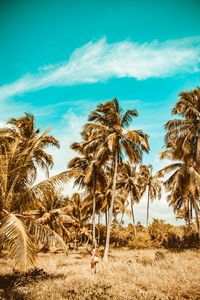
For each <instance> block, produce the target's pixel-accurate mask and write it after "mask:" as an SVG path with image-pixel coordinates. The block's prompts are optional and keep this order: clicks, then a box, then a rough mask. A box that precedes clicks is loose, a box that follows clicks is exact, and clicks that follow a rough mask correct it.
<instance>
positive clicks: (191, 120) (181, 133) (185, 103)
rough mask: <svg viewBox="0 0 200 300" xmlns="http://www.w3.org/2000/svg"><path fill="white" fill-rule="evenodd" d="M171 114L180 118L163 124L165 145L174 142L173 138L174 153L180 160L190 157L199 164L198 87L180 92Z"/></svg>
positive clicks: (199, 99)
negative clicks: (165, 131)
mask: <svg viewBox="0 0 200 300" xmlns="http://www.w3.org/2000/svg"><path fill="white" fill-rule="evenodd" d="M172 115H176V116H179V117H181V118H178V119H173V120H170V121H168V122H167V123H166V124H165V128H166V130H167V133H166V136H165V144H166V147H168V146H169V147H170V145H171V144H174V139H175V140H176V145H177V147H176V149H174V155H175V156H176V157H177V158H178V159H180V160H181V159H183V160H185V159H187V160H188V159H192V160H195V161H196V162H198V164H200V88H197V89H196V90H193V91H190V92H183V93H180V97H179V100H178V102H177V103H176V104H175V106H174V108H173V109H172ZM176 150H177V151H176Z"/></svg>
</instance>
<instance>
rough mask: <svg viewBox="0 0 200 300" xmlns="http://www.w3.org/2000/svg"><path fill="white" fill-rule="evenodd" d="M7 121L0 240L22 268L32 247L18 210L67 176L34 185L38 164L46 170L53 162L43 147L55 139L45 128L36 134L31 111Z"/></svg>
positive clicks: (1, 151)
mask: <svg viewBox="0 0 200 300" xmlns="http://www.w3.org/2000/svg"><path fill="white" fill-rule="evenodd" d="M10 124H12V127H11V128H4V129H1V130H0V140H1V145H0V210H1V218H2V224H3V225H2V226H1V228H0V242H3V243H7V244H9V245H11V246H12V248H13V251H11V252H9V254H10V255H11V257H12V258H14V259H16V262H17V263H18V264H19V266H21V267H22V268H24V269H26V268H27V267H28V263H32V262H33V261H34V257H35V255H33V252H34V253H35V251H34V246H33V243H31V242H30V237H29V234H28V232H27V229H26V226H25V225H24V224H23V223H22V221H23V220H24V216H22V213H23V211H24V210H25V209H27V208H28V209H31V207H34V206H35V205H36V204H37V203H39V202H42V200H43V199H45V198H47V197H52V194H55V189H56V188H57V187H58V186H59V184H60V183H61V182H63V181H65V180H67V179H68V177H69V176H68V172H63V173H61V174H58V175H56V176H53V177H51V178H49V179H47V180H44V181H42V182H40V183H38V184H36V185H35V186H34V185H33V183H34V181H35V179H36V176H37V170H38V166H39V167H42V168H43V169H44V170H45V171H46V172H47V173H48V170H49V167H51V166H52V165H53V160H52V157H51V156H50V155H49V154H48V153H46V151H45V148H46V147H47V146H49V145H54V146H57V147H58V146H59V143H58V141H57V140H56V139H55V138H54V137H52V136H49V135H48V132H47V131H45V132H44V133H42V134H41V135H39V133H40V131H39V129H35V128H34V118H33V116H31V115H28V114H27V115H25V117H22V118H20V119H12V120H11V121H10ZM19 243H20V244H19ZM20 253H21V255H22V257H24V255H25V254H26V255H27V259H24V260H23V259H22V260H18V256H19V255H20ZM29 258H30V259H29ZM23 261H24V264H23V265H22V263H23Z"/></svg>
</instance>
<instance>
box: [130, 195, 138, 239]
mask: <svg viewBox="0 0 200 300" xmlns="http://www.w3.org/2000/svg"><path fill="white" fill-rule="evenodd" d="M131 216H132V221H133V227H134V235H135V237H136V234H137V230H136V225H135V214H134V210H133V201H132V202H131Z"/></svg>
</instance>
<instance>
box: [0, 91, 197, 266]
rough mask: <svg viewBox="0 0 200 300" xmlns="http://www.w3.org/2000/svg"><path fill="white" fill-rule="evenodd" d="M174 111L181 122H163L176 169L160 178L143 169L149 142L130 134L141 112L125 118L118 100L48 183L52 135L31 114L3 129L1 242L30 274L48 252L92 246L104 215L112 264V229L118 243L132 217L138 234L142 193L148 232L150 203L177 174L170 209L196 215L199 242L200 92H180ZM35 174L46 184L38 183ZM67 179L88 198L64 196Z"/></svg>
mask: <svg viewBox="0 0 200 300" xmlns="http://www.w3.org/2000/svg"><path fill="white" fill-rule="evenodd" d="M172 113H173V114H177V115H179V116H181V118H179V119H173V120H171V121H169V122H168V123H167V124H166V129H167V134H166V136H165V142H166V150H165V151H164V152H163V153H162V154H161V158H168V159H171V160H174V161H175V163H174V164H172V165H170V166H168V167H165V168H164V169H162V170H161V171H159V172H158V173H157V174H156V175H153V173H152V166H151V165H144V164H142V158H143V153H144V152H146V153H148V152H149V143H148V136H147V135H146V134H145V133H144V132H142V131H141V130H133V129H128V127H129V125H130V124H131V122H132V120H133V119H134V118H135V117H137V116H138V112H137V111H136V110H127V111H125V112H124V111H123V110H122V108H120V106H119V102H118V100H117V99H113V100H112V101H108V102H106V103H104V104H100V105H98V106H97V108H96V109H95V110H94V111H92V112H91V113H90V115H89V118H88V123H87V124H85V125H84V128H83V130H82V132H81V137H82V141H81V142H79V143H74V144H72V145H71V147H72V149H73V150H74V151H76V152H77V153H78V155H77V156H76V157H74V158H73V159H72V160H71V161H70V162H69V163H68V169H67V171H64V172H62V173H60V174H58V175H56V176H53V177H50V178H49V169H50V168H51V167H52V166H53V159H52V156H51V155H49V154H48V153H47V152H46V148H47V147H48V146H55V147H59V143H58V141H57V140H56V139H55V138H54V137H53V136H50V135H49V134H48V130H46V131H45V132H43V133H40V130H39V129H36V128H35V124H34V117H33V116H32V115H30V114H25V116H24V117H22V118H19V119H11V120H10V121H9V122H8V126H7V127H6V128H2V129H0V222H1V226H0V243H1V245H2V246H3V247H6V248H7V249H10V251H8V253H9V254H10V256H11V257H12V258H14V259H15V261H16V264H18V265H21V266H23V267H24V268H25V269H27V268H28V266H29V265H30V264H33V263H34V260H35V257H36V252H37V251H38V250H41V249H42V248H44V247H48V248H51V249H52V248H55V249H57V248H62V249H64V250H66V243H68V242H71V241H73V242H74V243H75V247H76V244H77V243H80V242H83V241H84V242H88V241H93V243H94V244H95V243H96V241H97V240H99V232H100V230H97V228H98V229H99V228H100V226H96V224H95V223H96V219H97V216H98V225H99V224H100V220H101V217H102V216H104V217H105V224H106V240H105V251H104V260H105V261H107V260H108V252H109V244H110V234H111V228H112V226H113V225H114V226H113V228H115V234H116V236H117V237H119V236H120V228H121V226H122V224H123V219H124V216H125V215H129V216H131V217H132V222H133V229H134V231H133V232H134V236H136V230H137V226H136V225H135V216H134V205H135V203H138V202H139V201H140V199H141V197H142V196H143V195H144V193H145V192H146V193H147V226H148V222H149V204H150V200H153V199H155V198H160V197H161V181H160V177H163V176H164V175H165V174H166V173H168V172H172V171H175V172H174V173H173V174H172V175H171V176H170V177H169V178H168V179H167V181H166V182H165V187H166V188H167V190H168V192H169V196H168V200H169V204H170V205H172V206H173V207H174V210H175V212H176V213H177V216H178V217H182V218H185V219H186V221H187V222H188V224H189V225H190V223H191V220H192V214H193V210H194V212H195V214H196V223H197V227H198V232H199V236H200V226H199V205H200V202H199V199H200V198H199V197H200V190H199V183H200V173H199V172H200V168H199V166H200V165H199V163H200V138H199V130H200V89H197V90H194V91H192V92H188V93H182V94H181V95H180V99H179V101H178V102H177V104H176V105H175V107H174V109H173V111H172ZM38 168H42V169H43V170H44V171H45V172H46V175H47V177H48V178H47V179H46V180H44V181H42V182H39V183H38V184H35V185H34V183H35V181H36V178H37V172H38ZM68 179H73V180H74V184H75V185H77V186H78V187H80V188H81V189H82V190H83V195H80V194H78V193H76V194H74V195H73V196H72V197H71V198H70V197H63V196H61V195H60V192H59V188H60V186H61V185H62V184H63V182H67V180H68ZM91 223H92V226H90V224H91ZM97 234H98V237H97ZM117 239H118V238H117ZM36 245H37V247H36ZM2 246H1V247H2Z"/></svg>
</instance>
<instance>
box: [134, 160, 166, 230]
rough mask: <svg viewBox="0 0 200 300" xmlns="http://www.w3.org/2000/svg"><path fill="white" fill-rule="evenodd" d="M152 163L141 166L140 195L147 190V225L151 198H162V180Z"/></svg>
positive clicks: (147, 223)
mask: <svg viewBox="0 0 200 300" xmlns="http://www.w3.org/2000/svg"><path fill="white" fill-rule="evenodd" d="M152 171H153V166H152V165H141V166H140V168H139V174H140V175H139V177H138V179H139V184H140V195H141V197H142V196H143V194H144V192H145V191H146V190H147V219H146V226H147V227H148V225H149V206H150V200H151V201H153V200H154V199H156V198H158V199H160V198H161V181H160V180H159V178H158V176H157V175H153V173H152Z"/></svg>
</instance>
